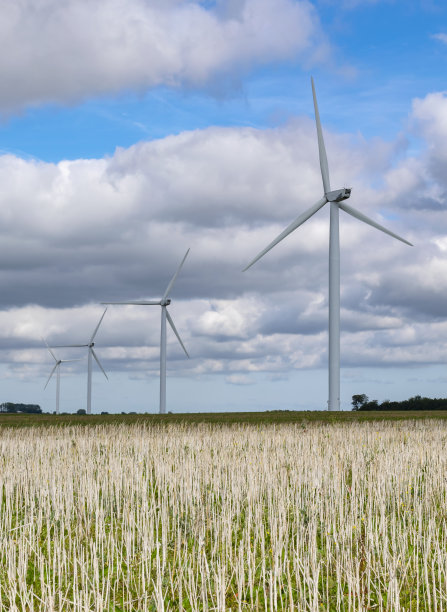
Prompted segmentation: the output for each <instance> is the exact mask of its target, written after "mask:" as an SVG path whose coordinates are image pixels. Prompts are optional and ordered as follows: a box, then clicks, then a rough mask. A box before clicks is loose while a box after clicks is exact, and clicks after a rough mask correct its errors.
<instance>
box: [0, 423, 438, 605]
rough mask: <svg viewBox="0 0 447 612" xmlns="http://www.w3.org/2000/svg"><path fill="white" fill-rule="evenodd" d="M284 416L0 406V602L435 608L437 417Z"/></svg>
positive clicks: (436, 574) (436, 591) (26, 603)
mask: <svg viewBox="0 0 447 612" xmlns="http://www.w3.org/2000/svg"><path fill="white" fill-rule="evenodd" d="M281 414H283V413H281ZM286 414H287V413H286ZM293 414H295V413H292V414H291V415H289V417H290V418H289V419H288V420H287V419H285V418H284V419H282V417H281V418H279V419H277V420H278V421H279V422H276V423H275V422H273V421H274V420H275V414H274V413H270V415H267V416H266V415H264V417H265V419H266V420H265V421H264V422H262V420H259V421H258V422H251V421H250V419H249V422H246V423H244V422H241V420H239V422H237V421H233V420H231V419H230V422H228V423H225V422H223V421H222V420H220V421H219V420H218V419H217V418H215V419H214V420H213V419H211V418H210V419H209V420H208V421H207V419H206V418H202V419H197V420H199V421H200V420H201V421H202V422H196V423H195V422H193V420H192V419H187V418H186V417H185V418H180V417H172V418H171V419H170V420H169V418H168V419H166V420H164V421H163V420H161V419H158V418H154V419H151V418H149V417H148V418H143V419H142V418H135V422H132V421H133V420H132V419H130V420H129V419H124V418H123V419H121V420H122V421H127V422H116V421H117V419H118V417H116V418H115V417H110V418H109V419H108V422H106V423H104V418H103V419H102V421H103V422H102V423H101V422H100V419H99V418H97V419H96V422H95V418H93V417H92V419H93V420H90V419H88V418H87V417H77V418H79V419H81V421H80V422H82V423H84V424H85V423H87V422H88V423H89V426H82V425H80V424H73V421H70V418H71V417H67V418H66V420H65V421H64V417H59V420H57V418H56V417H54V418H53V419H52V420H51V419H50V421H48V422H47V421H41V420H40V419H41V418H43V417H32V419H34V420H33V421H31V420H29V421H27V422H24V421H23V420H22V421H20V419H22V417H17V416H16V415H11V416H3V415H2V418H1V420H0V424H1V427H0V485H1V494H2V497H1V510H0V610H8V611H9V610H26V611H28V610H29V611H31V610H47V611H59V610H64V611H65V610H67V611H70V610H76V611H77V610H79V611H81V610H92V611H98V612H100V611H103V610H104V611H112V610H113V611H118V612H123V611H135V612H142V611H149V610H172V611H176V610H221V611H224V610H343V611H344V610H353V611H354V610H355V611H357V610H444V609H446V610H447V504H446V501H447V500H446V494H447V450H446V449H447V420H444V418H432V417H433V415H432V414H431V415H425V416H430V418H421V419H419V420H416V419H408V415H406V417H407V418H406V419H405V420H389V421H384V420H383V416H384V415H383V414H382V415H381V419H382V420H374V419H372V420H371V415H369V419H366V417H365V419H366V420H363V421H362V420H356V419H355V415H354V416H353V415H352V413H349V417H346V421H345V422H344V421H342V420H340V419H338V420H337V419H335V421H334V422H332V418H329V416H327V417H324V416H323V415H322V416H320V418H315V419H314V418H313V417H312V415H310V414H308V415H307V417H306V415H301V417H300V418H299V419H298V418H297V419H295V422H293V418H291V417H292V416H293ZM358 416H360V415H358ZM439 416H442V417H445V414H442V415H439ZM311 417H312V418H311ZM73 418H75V417H73ZM325 418H326V420H324V419H325ZM14 419H19V420H14ZM269 419H270V420H269ZM281 419H282V422H281ZM327 419H329V421H328V420H327ZM106 420H107V419H106ZM118 420H119V419H118ZM25 421H26V418H25ZM50 422H52V423H53V424H54V423H55V422H57V423H58V424H59V425H62V424H63V425H64V426H63V427H61V426H54V425H49V424H48V423H50ZM36 423H37V424H39V423H40V424H41V425H45V426H41V427H30V426H27V425H31V424H36ZM76 423H77V421H76ZM14 425H15V426H14Z"/></svg>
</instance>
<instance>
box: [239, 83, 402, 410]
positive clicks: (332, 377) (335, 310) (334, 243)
mask: <svg viewBox="0 0 447 612" xmlns="http://www.w3.org/2000/svg"><path fill="white" fill-rule="evenodd" d="M311 82H312V94H313V100H314V108H315V121H316V124H317V138H318V151H319V157H320V170H321V178H322V179H323V189H324V194H323V197H322V198H321V199H320V200H318V202H316V203H315V204H314V205H313V206H311V207H310V208H309V209H308V210H306V211H305V212H304V213H302V214H301V215H299V217H297V218H296V219H295V221H292V223H291V224H290V225H289V226H288V227H286V229H285V230H284V231H283V232H281V234H279V236H278V237H277V238H275V240H273V242H271V243H270V244H269V245H268V246H267V247H266V248H265V249H264V250H263V251H261V252H260V253H259V254H258V255H257V256H256V257H255V258H254V259H253V260H252V261H251V262H250V263H249V264H248V266H247V267H246V268H244V272H245V270H248V268H250V267H251V266H252V265H253V264H254V263H256V262H257V261H258V260H259V259H261V257H263V256H264V255H265V254H266V253H268V251H270V249H272V248H273V247H274V246H276V245H277V244H278V242H281V240H283V239H284V238H286V236H288V235H289V234H290V233H292V232H293V231H294V230H296V229H297V228H298V227H299V226H300V225H302V224H303V223H304V222H305V221H307V220H308V219H309V218H310V217H312V215H314V214H315V213H316V212H317V211H318V210H320V208H322V207H323V206H324V205H325V204H327V203H328V202H329V204H330V230H329V400H328V410H340V239H339V224H338V221H339V210H340V209H341V210H344V211H345V212H346V213H348V214H349V215H351V216H353V217H355V218H356V219H359V220H360V221H363V222H364V223H367V224H368V225H371V226H372V227H375V228H376V229H378V230H380V231H382V232H385V234H388V235H389V236H392V237H393V238H396V239H397V240H400V241H401V242H404V243H405V244H408V245H410V246H413V245H412V244H411V242H408V240H405V239H404V238H401V237H400V236H398V235H397V234H394V233H393V232H391V231H390V230H387V229H386V228H385V227H383V226H382V225H379V223H376V222H375V221H373V220H372V219H370V218H369V217H367V216H366V215H364V214H363V213H361V212H359V211H358V210H355V208H352V207H351V206H349V205H348V204H346V202H345V200H347V199H348V198H349V196H350V195H351V189H347V188H344V189H336V190H335V191H331V185H330V181H329V166H328V162H327V157H326V149H325V146H324V139H323V131H322V129H321V121H320V113H319V112H318V104H317V96H316V94H315V85H314V80H313V78H312V79H311Z"/></svg>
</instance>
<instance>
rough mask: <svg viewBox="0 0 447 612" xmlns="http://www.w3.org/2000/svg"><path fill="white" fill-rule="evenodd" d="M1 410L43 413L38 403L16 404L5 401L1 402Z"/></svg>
mask: <svg viewBox="0 0 447 612" xmlns="http://www.w3.org/2000/svg"><path fill="white" fill-rule="evenodd" d="M0 412H9V413H12V412H27V413H28V414H41V413H42V408H41V407H40V406H39V405H38V404H14V403H13V402H3V404H0Z"/></svg>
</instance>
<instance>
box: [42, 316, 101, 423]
mask: <svg viewBox="0 0 447 612" xmlns="http://www.w3.org/2000/svg"><path fill="white" fill-rule="evenodd" d="M106 312H107V308H106V309H105V310H104V312H103V313H102V317H101V318H100V319H99V323H98V325H97V326H96V327H95V331H94V332H93V334H92V335H91V338H90V340H89V341H88V343H87V344H65V345H63V346H56V347H53V348H88V363H87V414H91V413H92V357H93V358H94V360H95V361H96V363H97V364H98V366H99V367H100V369H101V371H102V373H103V374H104V376H105V377H106V378H107V380H109V377H108V376H107V374H106V373H105V370H104V368H103V367H102V365H101V363H100V361H99V359H98V357H97V355H96V353H95V351H94V350H93V347H94V346H95V343H94V339H95V336H96V334H97V333H98V329H99V326H100V325H101V323H102V320H103V319H104V316H105V314H106Z"/></svg>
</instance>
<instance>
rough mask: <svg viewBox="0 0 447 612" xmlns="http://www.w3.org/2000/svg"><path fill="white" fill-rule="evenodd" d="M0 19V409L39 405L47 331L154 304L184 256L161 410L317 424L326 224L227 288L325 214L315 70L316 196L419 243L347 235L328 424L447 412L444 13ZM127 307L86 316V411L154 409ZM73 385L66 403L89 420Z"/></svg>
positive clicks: (79, 373)
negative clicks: (344, 203)
mask: <svg viewBox="0 0 447 612" xmlns="http://www.w3.org/2000/svg"><path fill="white" fill-rule="evenodd" d="M2 13H3V14H2ZM0 22H1V23H2V26H1V27H0V30H1V31H0V34H2V37H0V38H2V40H3V42H2V43H1V44H2V45H3V46H4V48H3V53H2V54H1V57H2V60H1V61H0V72H1V73H2V81H3V83H4V87H3V93H2V94H0V112H1V116H2V122H1V125H0V139H1V140H0V143H1V144H0V153H1V155H0V175H1V177H0V179H1V182H2V184H3V186H4V190H3V197H2V199H3V206H2V207H0V208H2V209H3V211H2V212H1V213H0V227H2V228H3V229H1V230H0V231H1V240H0V244H2V246H1V247H0V248H1V249H2V257H1V260H2V262H3V263H2V264H1V266H0V283H1V285H2V291H1V293H2V295H3V298H2V301H1V305H0V308H1V310H0V318H1V319H2V326H1V327H2V329H3V333H0V342H1V345H0V362H1V365H0V374H1V376H2V378H3V383H2V388H3V392H4V397H3V398H2V401H30V402H31V401H32V402H33V403H34V402H37V403H40V404H41V405H42V407H43V408H44V409H45V410H51V409H52V407H53V404H54V394H53V391H54V389H52V387H51V385H49V386H48V388H47V390H46V391H45V392H43V385H44V384H45V380H46V377H47V376H48V374H49V371H50V370H51V357H50V356H49V355H48V354H46V353H45V350H43V349H42V348H41V346H42V341H41V336H42V335H44V336H46V337H47V338H48V340H49V342H50V343H52V344H61V343H65V342H69V343H72V342H78V341H80V337H81V336H82V337H83V336H85V335H86V334H87V335H88V334H89V330H90V328H93V327H94V325H95V321H97V320H98V319H99V317H100V316H101V312H102V310H101V306H100V304H99V303H100V302H101V301H107V300H113V299H136V298H139V297H157V295H158V294H160V295H161V294H162V292H163V290H164V287H165V286H166V284H167V282H168V280H169V278H170V276H171V275H172V274H173V272H174V270H175V268H176V266H177V265H178V262H179V261H180V259H181V257H182V256H183V254H184V252H185V251H186V249H187V248H188V247H191V255H190V257H189V259H188V260H187V263H186V264H185V267H184V270H182V276H181V277H180V278H179V280H178V283H177V285H176V288H175V292H174V294H173V305H172V307H171V308H172V310H171V312H172V314H173V316H174V318H175V321H176V325H177V327H178V329H179V331H180V333H181V335H182V337H184V339H185V342H186V344H187V346H188V349H189V351H190V353H191V355H192V359H191V360H190V361H189V362H187V363H185V360H184V359H183V357H182V354H181V349H179V347H178V346H177V345H176V344H175V339H172V338H171V339H170V344H169V349H168V351H169V352H168V355H169V356H168V361H169V381H168V408H169V409H171V410H173V411H183V410H187V411H190V410H201V411H205V410H207V409H208V410H210V411H212V410H219V411H220V410H224V409H228V410H242V409H250V410H255V409H257V408H259V409H277V408H284V409H293V408H299V409H306V408H309V409H318V408H325V406H326V399H327V398H326V395H327V382H326V378H327V371H326V361H327V357H326V350H327V347H326V344H327V243H328V219H327V215H326V214H325V212H323V211H322V212H321V213H318V215H316V216H315V217H314V218H312V220H310V221H309V222H308V226H307V227H306V228H304V227H303V228H300V229H299V230H298V231H297V232H296V233H295V234H294V235H293V236H291V237H290V238H289V239H288V241H287V244H286V243H285V242H284V244H281V245H280V246H278V247H277V252H275V253H273V252H272V254H271V255H269V256H268V257H267V256H266V258H265V259H264V260H263V261H262V262H260V263H259V264H257V266H256V268H253V269H252V270H250V271H249V272H246V273H244V274H242V273H241V272H240V271H241V269H242V268H243V267H244V266H245V265H246V263H248V261H249V260H250V259H251V258H252V257H253V256H254V255H255V254H256V253H257V252H258V251H259V250H260V249H261V248H263V247H264V246H265V244H267V243H268V242H270V240H271V239H272V238H273V237H274V236H275V235H276V234H277V233H279V231H281V229H282V228H283V227H285V226H286V225H287V224H288V223H290V221H291V220H292V219H293V218H294V217H296V216H298V214H300V212H302V211H303V210H305V209H306V208H307V207H309V206H310V205H311V204H312V203H313V202H314V201H315V200H316V199H318V197H320V194H319V189H320V186H319V185H320V181H321V179H320V178H319V175H318V158H317V149H316V138H315V128H314V125H313V120H314V119H313V107H312V97H311V90H310V76H311V74H312V75H313V76H314V78H315V82H316V86H317V94H318V100H319V105H320V113H321V117H322V121H323V126H324V129H325V134H326V144H327V148H328V156H329V164H330V168H331V176H333V177H334V182H335V181H340V186H343V185H351V186H352V187H353V198H352V199H351V201H352V205H353V206H356V207H359V208H360V209H362V210H364V211H365V212H366V214H368V215H369V216H371V217H373V218H375V219H377V220H378V222H382V223H385V224H387V225H388V227H390V229H392V230H393V231H396V232H397V233H398V234H401V235H405V236H406V237H408V238H409V239H410V240H412V241H413V242H414V243H415V247H414V249H411V252H407V251H406V250H405V248H406V247H403V246H402V245H399V244H398V243H396V244H394V242H393V241H391V240H390V239H388V238H387V237H382V236H380V235H379V236H377V235H376V234H375V233H374V230H371V229H365V228H364V227H362V226H360V225H359V224H358V222H356V221H350V220H346V219H345V218H343V219H342V222H341V240H342V329H343V333H342V365H343V372H342V398H341V399H342V407H343V408H344V409H349V403H350V397H351V395H352V394H353V393H366V394H367V395H369V396H370V397H374V398H377V399H379V400H383V399H385V398H390V399H404V398H406V397H408V396H410V395H414V394H417V393H420V394H423V395H430V396H447V389H446V383H447V375H446V373H445V365H444V364H446V363H447V322H446V321H445V317H444V312H445V309H444V306H443V304H444V303H445V300H446V298H447V282H445V281H444V277H446V278H447V276H446V272H447V261H446V252H447V239H446V237H445V235H446V234H445V233H446V231H447V215H446V210H445V209H446V193H447V191H446V188H447V184H446V183H447V180H446V178H445V171H444V170H443V168H444V167H445V162H446V161H447V146H446V145H445V144H444V142H445V141H446V139H445V135H446V132H447V98H446V96H445V94H444V92H445V91H446V90H447V87H446V84H445V78H444V73H445V71H444V67H445V65H446V60H447V6H446V5H445V3H443V2H437V1H434V0H433V1H431V2H430V1H426V2H423V1H422V0H421V1H417V0H414V1H406V2H404V1H400V0H399V1H398V0H396V1H392V0H383V1H381V0H377V1H374V0H371V1H369V2H368V1H363V2H362V1H361V0H358V1H356V0H346V1H345V2H340V1H338V2H335V0H334V1H332V0H321V1H314V2H307V1H304V0H303V1H301V0H240V2H235V1H232V0H220V1H218V2H214V3H204V2H195V1H194V0H191V1H190V2H186V1H181V0H167V1H166V2H165V3H160V2H158V1H156V0H127V2H124V0H107V1H105V2H104V1H103V2H99V0H98V1H96V0H95V1H92V2H86V1H84V0H77V1H75V0H67V2H66V3H63V4H62V3H57V2H56V1H55V0H39V1H37V0H27V1H26V2H23V3H21V4H20V5H17V4H16V3H14V2H12V0H8V1H7V2H5V3H4V4H3V5H2V7H1V8H0ZM334 184H335V183H334ZM312 198H313V199H312ZM143 310H145V312H144V313H143V312H141V309H140V311H138V309H137V308H136V307H135V308H130V309H126V308H125V309H119V308H114V309H109V311H108V313H107V315H106V318H105V319H104V323H103V326H102V327H101V330H100V332H99V334H98V354H101V356H102V360H103V363H104V367H105V368H106V370H107V371H108V372H109V375H110V382H109V383H106V382H105V381H102V380H100V376H102V375H101V373H100V372H99V371H98V372H95V377H94V385H95V386H94V400H93V406H94V410H95V411H100V410H110V411H121V410H123V409H124V410H131V409H132V410H136V411H144V410H151V411H156V410H157V403H158V378H157V376H158V334H159V321H158V316H159V314H158V313H155V312H150V313H147V312H146V309H143ZM157 310H158V309H157ZM61 356H62V357H63V358H67V357H72V356H74V355H73V354H71V353H70V354H68V353H67V354H64V355H61ZM85 367H86V364H85V363H84V362H80V363H76V364H74V365H72V366H70V367H67V368H66V372H65V375H64V377H63V380H62V399H61V406H62V409H66V410H69V411H72V410H76V409H77V408H79V407H83V406H84V396H85V384H86V380H85V378H86V377H85ZM127 406H128V407H127Z"/></svg>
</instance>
